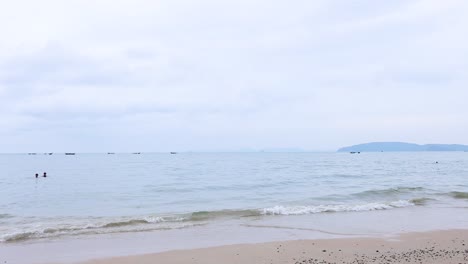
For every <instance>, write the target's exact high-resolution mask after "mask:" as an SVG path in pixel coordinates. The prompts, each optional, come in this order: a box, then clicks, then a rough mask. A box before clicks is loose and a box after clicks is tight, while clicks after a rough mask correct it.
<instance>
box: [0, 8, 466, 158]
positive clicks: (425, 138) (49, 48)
mask: <svg viewBox="0 0 468 264" xmlns="http://www.w3.org/2000/svg"><path fill="white" fill-rule="evenodd" d="M467 14H468V1H464V0H458V1H457V0H447V1H440V0H404V1H403V0H395V1H384V0H379V1H375V0H366V1H364V0H355V1H348V0H340V1H338V0H323V1H322V0H293V1H275V0H268V1H266V0H235V1H234V0H233V1H231V0H224V1H220V0H216V1H215V0H197V1H193V0H191V1H189V0H186V1H184V0H159V1H158V0H151V1H150V0H148V1H145V0H128V1H119V0H68V1H62V0H42V1H33V0H31V1H24V0H15V1H6V0H0V152H4V153H11V152H108V151H112V152H134V151H141V152H150V151H243V150H261V149H281V148H300V149H305V150H310V151H334V150H336V149H338V148H339V147H342V146H347V145H353V144H358V143H364V142H372V141H406V142H413V143H420V144H423V143H460V144H468V137H467V135H468V103H467V101H468V16H467Z"/></svg>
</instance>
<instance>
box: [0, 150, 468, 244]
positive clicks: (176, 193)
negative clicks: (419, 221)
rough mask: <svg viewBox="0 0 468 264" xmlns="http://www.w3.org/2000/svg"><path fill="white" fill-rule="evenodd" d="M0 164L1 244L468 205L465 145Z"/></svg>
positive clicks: (27, 159) (0, 160) (38, 158)
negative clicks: (398, 150)
mask: <svg viewBox="0 0 468 264" xmlns="http://www.w3.org/2000/svg"><path fill="white" fill-rule="evenodd" d="M0 171H1V172H2V173H1V174H0V243H17V242H22V241H32V240H41V239H51V238H53V239H56V238H60V237H68V238H69V237H74V236H87V235H100V234H114V233H128V232H130V233H131V232H145V231H146V232H148V231H155V232H157V231H158V230H172V229H190V228H194V227H197V226H200V225H210V223H216V222H219V221H225V220H226V219H227V220H229V219H274V218H275V217H282V218H283V219H284V217H289V216H290V217H293V216H297V215H316V214H329V215H331V214H353V213H356V212H379V211H392V210H395V212H397V211H398V210H401V209H402V208H408V207H415V208H416V207H425V208H433V209H434V210H438V208H468V153H465V152H414V153H361V154H349V153H178V154H176V155H171V154H169V153H167V154H166V153H141V154H140V155H135V154H115V155H108V154H79V153H77V154H76V155H74V156H66V155H64V154H58V153H57V154H54V155H42V154H38V155H27V154H3V155H0ZM43 172H47V175H48V177H47V178H43V177H41V175H42V173H43ZM35 173H39V175H40V177H39V178H38V179H36V178H35V177H34V175H35Z"/></svg>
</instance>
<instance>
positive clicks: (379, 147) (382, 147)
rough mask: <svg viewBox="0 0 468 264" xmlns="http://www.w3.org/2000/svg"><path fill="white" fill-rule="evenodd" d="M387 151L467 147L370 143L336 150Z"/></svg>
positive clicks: (458, 149) (466, 149)
mask: <svg viewBox="0 0 468 264" xmlns="http://www.w3.org/2000/svg"><path fill="white" fill-rule="evenodd" d="M387 151H468V146H467V145H460V144H426V145H419V144H414V143H406V142H371V143H364V144H359V145H354V146H349V147H343V148H340V149H338V152H387Z"/></svg>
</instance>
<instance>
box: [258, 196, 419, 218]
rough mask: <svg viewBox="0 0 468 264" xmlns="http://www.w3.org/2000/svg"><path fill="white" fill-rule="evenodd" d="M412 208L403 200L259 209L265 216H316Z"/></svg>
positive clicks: (410, 204) (410, 203)
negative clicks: (326, 213) (327, 213)
mask: <svg viewBox="0 0 468 264" xmlns="http://www.w3.org/2000/svg"><path fill="white" fill-rule="evenodd" d="M408 206H414V203H412V202H410V201H405V200H399V201H395V202H390V203H366V204H358V205H344V204H338V205H316V206H274V207H270V208H264V209H261V213H262V214H265V215H304V214H317V213H325V212H361V211H375V210H386V209H392V208H401V207H408Z"/></svg>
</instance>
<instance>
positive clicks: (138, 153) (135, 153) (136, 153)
mask: <svg viewBox="0 0 468 264" xmlns="http://www.w3.org/2000/svg"><path fill="white" fill-rule="evenodd" d="M132 154H133V155H140V154H141V152H133V153H132Z"/></svg>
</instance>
